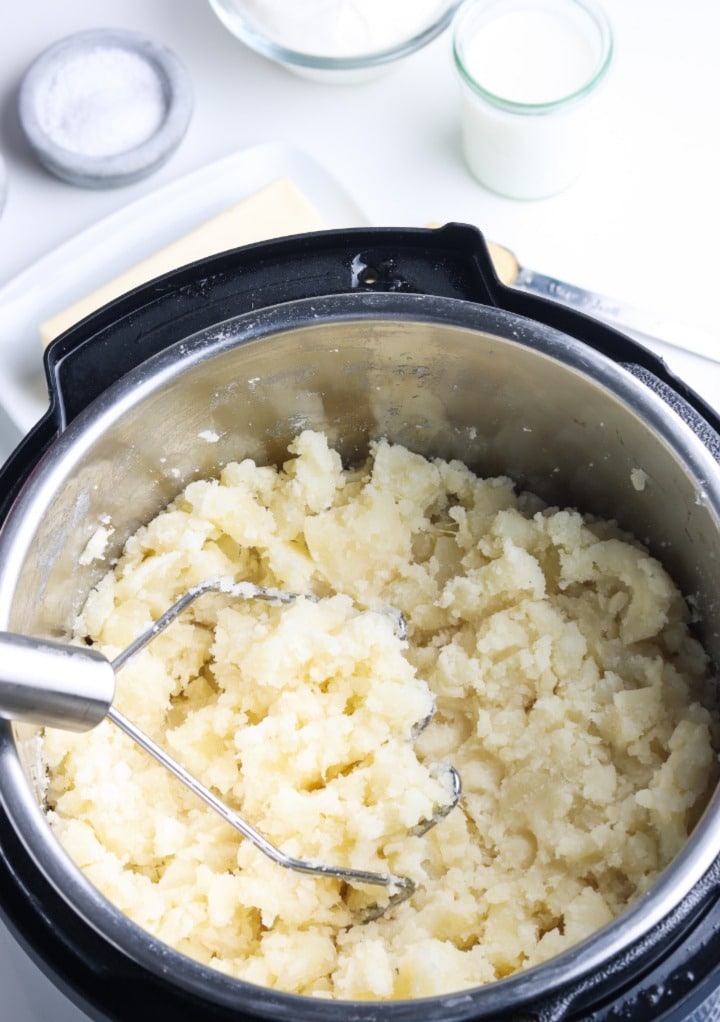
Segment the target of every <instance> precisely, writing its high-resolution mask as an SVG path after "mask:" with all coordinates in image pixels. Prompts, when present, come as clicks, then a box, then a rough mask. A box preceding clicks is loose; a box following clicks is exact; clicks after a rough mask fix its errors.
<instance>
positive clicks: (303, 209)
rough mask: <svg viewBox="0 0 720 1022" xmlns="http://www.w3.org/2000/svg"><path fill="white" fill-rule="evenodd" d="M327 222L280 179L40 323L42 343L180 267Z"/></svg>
mask: <svg viewBox="0 0 720 1022" xmlns="http://www.w3.org/2000/svg"><path fill="white" fill-rule="evenodd" d="M325 226H326V224H325V223H324V222H323V219H322V217H321V215H320V213H319V212H318V210H316V209H315V207H314V206H313V205H312V203H311V202H310V201H309V199H307V198H306V197H305V195H303V193H302V192H301V191H300V189H299V188H298V187H297V185H296V184H295V183H294V182H293V181H291V180H290V179H289V178H278V179H277V180H275V181H271V182H270V183H269V184H267V185H265V186H264V187H263V188H261V189H260V190H259V191H257V192H254V193H253V194H252V195H250V196H248V197H247V198H246V199H243V200H242V201H241V202H238V203H236V204H235V205H234V206H231V207H230V208H229V209H226V210H225V211H224V212H222V213H219V214H218V215H217V216H214V217H212V219H210V220H206V221H205V222H204V223H202V224H200V225H199V226H198V227H196V228H194V229H193V230H192V231H189V232H188V233H187V234H184V235H183V236H182V237H181V238H178V239H177V240H176V241H173V242H172V243H171V244H169V245H166V246H165V248H161V249H160V250H159V251H157V252H155V253H154V254H153V255H151V256H149V257H148V258H147V259H143V260H142V262H139V263H137V264H136V265H135V266H132V267H131V268H130V269H128V270H126V271H125V272H124V273H121V274H119V276H117V277H115V278H113V280H110V281H108V282H107V283H106V284H103V285H102V286H101V287H99V288H97V290H95V291H93V292H91V294H89V295H86V296H85V297H84V298H81V299H79V301H77V302H74V303H73V304H72V305H70V306H68V307H67V308H66V309H63V310H62V311H61V312H58V313H56V314H55V315H53V316H51V317H50V318H49V319H46V320H45V321H44V322H42V323H41V324H40V340H41V342H42V345H43V347H45V346H46V345H48V344H49V343H50V341H52V340H53V339H54V338H55V337H57V336H58V335H59V334H61V333H63V331H65V330H67V329H68V328H69V327H71V326H73V325H74V324H75V323H78V322H79V321H80V320H81V319H84V317H85V316H89V315H90V313H91V312H95V310H96V309H99V308H100V307H101V306H103V305H105V304H106V303H107V302H110V301H112V300H113V299H114V298H118V297H119V296H120V295H122V294H125V292H126V291H130V290H132V288H134V287H137V286H138V285H139V284H144V283H145V282H146V281H148V280H152V279H153V277H159V276H160V275H161V274H163V273H167V272H168V271H169V270H175V269H177V267H178V266H184V265H185V264H186V263H191V262H194V261H195V260H196V259H202V258H204V257H205V256H209V255H215V254H216V253H217V252H224V251H226V250H227V249H231V248H237V247H238V246H239V245H249V244H251V243H252V242H254V241H265V240H267V239H269V238H280V237H285V236H286V235H289V234H302V233H304V232H305V231H318V230H322V228H323V227H325Z"/></svg>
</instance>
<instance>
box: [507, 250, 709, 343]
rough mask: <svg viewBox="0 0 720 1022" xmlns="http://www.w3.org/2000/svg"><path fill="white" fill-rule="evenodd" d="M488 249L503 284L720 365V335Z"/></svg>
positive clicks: (646, 339) (650, 340) (647, 339)
mask: <svg viewBox="0 0 720 1022" xmlns="http://www.w3.org/2000/svg"><path fill="white" fill-rule="evenodd" d="M487 244H488V248H489V250H490V255H491V257H492V260H493V265H494V266H495V271H496V273H497V275H498V277H499V278H500V280H501V281H502V283H503V284H507V285H508V286H509V287H515V288H518V289H519V290H521V291H528V292H530V293H532V294H536V295H541V296H542V297H543V298H550V299H552V300H553V301H554V302H560V303H561V304H562V305H567V306H569V307H570V308H573V309H578V310H579V311H580V312H585V313H587V314H588V315H590V316H595V317H596V318H598V319H602V320H604V321H605V322H606V323H609V324H610V325H611V326H616V327H617V328H618V329H620V330H622V331H623V332H625V333H628V334H630V335H631V336H632V337H634V338H636V339H637V340H638V341H640V343H647V342H650V343H652V342H655V341H660V342H661V343H662V344H669V345H671V346H672V347H674V348H680V349H681V350H682V351H692V352H694V353H695V354H696V355H701V356H702V357H703V358H709V359H712V360H713V361H714V362H720V334H718V335H716V334H712V333H710V332H709V331H707V330H703V329H702V328H701V327H698V326H696V325H694V324H693V325H690V324H688V323H681V322H679V321H677V320H675V319H671V318H670V317H668V316H654V315H653V314H652V313H649V312H647V311H646V310H644V309H639V308H636V307H635V306H634V305H628V304H627V303H626V302H621V301H618V299H616V298H609V297H608V296H607V295H602V294H598V293H597V292H596V291H589V290H588V289H587V288H582V287H578V286H577V285H576V284H568V283H567V282H566V281H564V280H558V279H557V278H555V277H549V276H547V274H544V273H538V272H537V271H536V270H530V269H528V268H527V267H525V266H522V265H521V264H520V262H519V261H518V258H517V256H516V255H515V253H514V252H511V251H510V249H508V248H505V246H503V245H498V244H497V243H496V242H494V241H489V242H488V243H487Z"/></svg>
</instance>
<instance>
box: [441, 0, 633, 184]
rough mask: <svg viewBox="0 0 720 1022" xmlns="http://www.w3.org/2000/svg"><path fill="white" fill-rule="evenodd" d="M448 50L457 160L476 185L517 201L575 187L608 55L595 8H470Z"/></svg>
mask: <svg viewBox="0 0 720 1022" xmlns="http://www.w3.org/2000/svg"><path fill="white" fill-rule="evenodd" d="M453 51H454V57H455V65H456V67H457V70H458V73H459V76H460V82H461V91H462V115H461V130H462V144H463V152H464V156H465V160H466V162H467V164H468V167H469V169H470V171H471V172H472V174H473V175H474V176H475V177H476V178H477V179H478V181H480V182H481V184H483V185H485V186H486V187H487V188H489V189H490V190H492V191H494V192H498V193H499V194H501V195H505V196H508V197H511V198H519V199H538V198H544V197H546V196H549V195H553V194H556V193H558V192H560V191H562V190H563V189H564V188H566V187H568V185H570V184H572V183H573V182H574V181H575V180H576V179H577V178H578V177H579V175H580V173H581V172H582V169H583V166H584V161H585V156H586V154H587V151H588V141H589V136H590V134H591V133H592V132H593V130H594V126H595V119H594V116H593V114H594V109H593V108H594V106H595V101H596V98H597V93H598V87H599V86H600V84H601V83H602V82H603V81H604V79H605V77H606V74H607V72H608V69H609V67H610V65H611V62H612V54H613V36H612V30H611V27H610V24H609V22H608V19H607V17H606V15H605V13H604V12H603V11H602V9H601V8H600V7H599V6H598V5H597V4H596V3H595V2H594V0H467V2H466V3H464V4H463V5H462V7H461V8H460V10H459V11H458V13H457V14H456V16H455V20H454V23H453Z"/></svg>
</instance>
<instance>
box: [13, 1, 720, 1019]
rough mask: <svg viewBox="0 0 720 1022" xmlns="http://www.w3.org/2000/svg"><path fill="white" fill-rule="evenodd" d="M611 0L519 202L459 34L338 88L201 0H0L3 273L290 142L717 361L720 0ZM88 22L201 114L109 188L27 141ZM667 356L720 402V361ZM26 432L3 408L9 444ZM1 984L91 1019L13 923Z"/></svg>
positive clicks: (36, 1009) (373, 203)
mask: <svg viewBox="0 0 720 1022" xmlns="http://www.w3.org/2000/svg"><path fill="white" fill-rule="evenodd" d="M289 2H290V0H289ZM293 2H296V0H293ZM392 2H393V0H388V3H392ZM604 5H605V8H606V10H607V11H608V13H609V15H610V17H611V20H612V22H613V27H614V32H615V41H616V59H615V64H614V69H613V72H612V75H611V78H610V80H609V82H608V84H607V87H606V90H605V96H604V111H603V116H602V120H601V124H600V128H599V131H598V135H597V138H596V140H595V151H594V153H593V158H592V161H591V164H590V167H589V168H588V170H587V171H586V173H585V174H584V176H583V177H582V178H581V180H580V181H578V182H577V183H576V184H575V185H574V186H573V187H572V188H571V189H569V190H568V191H566V192H564V193H563V194H561V195H559V196H556V197H554V198H550V199H546V200H542V201H537V202H516V201H512V200H508V199H503V198H500V197H498V196H495V195H492V194H490V193H489V192H487V191H485V190H484V189H483V188H482V187H480V186H479V185H477V184H476V183H475V182H474V180H473V179H472V178H471V176H470V175H469V173H468V171H467V170H466V168H465V166H464V164H463V161H462V157H461V154H460V140H459V120H458V114H459V95H458V84H457V81H456V78H455V73H454V70H453V66H452V60H451V55H450V44H449V36H448V34H447V33H446V34H445V35H444V36H442V37H440V38H439V39H438V40H436V41H435V42H434V43H432V44H431V45H430V46H429V47H428V48H427V49H426V50H425V51H424V52H422V53H420V54H417V55H415V56H414V57H412V58H411V59H409V60H408V61H406V62H405V63H404V64H403V65H401V66H400V67H398V68H397V69H395V70H394V71H393V72H392V73H391V74H389V75H386V76H384V77H382V78H379V79H377V80H376V81H373V82H371V83H366V84H363V85H353V86H344V87H338V86H328V85H325V84H317V83H313V82H309V81H306V80H304V79H300V78H298V77H296V76H293V75H292V74H290V73H288V72H286V71H284V70H283V69H281V68H278V67H276V66H274V65H273V64H271V63H269V62H267V61H266V60H264V59H263V58H261V57H258V56H256V55H254V54H253V53H251V52H249V51H248V50H247V49H245V48H244V47H243V46H242V45H241V44H240V43H239V42H238V41H237V40H236V39H234V37H233V36H231V35H230V34H229V33H228V32H227V31H226V30H225V29H224V28H223V27H222V25H221V24H220V23H219V22H218V21H217V20H216V18H215V17H214V15H213V14H212V12H211V10H210V8H209V6H208V5H207V4H206V3H205V2H204V0H104V2H103V3H100V4H99V3H97V2H96V0H72V3H58V2H57V0H25V2H24V3H18V4H10V3H4V4H3V11H2V18H1V19H0V152H2V154H3V156H4V158H5V161H6V164H7V168H8V176H9V192H8V198H7V203H6V207H5V210H4V213H3V214H2V216H1V217H0V286H2V285H4V284H6V283H8V282H9V281H11V280H12V279H13V278H14V277H15V275H16V274H18V273H19V272H20V271H21V270H24V269H25V268H27V267H29V266H31V265H32V264H33V263H34V262H35V261H36V260H37V259H39V258H40V257H42V256H43V255H44V254H45V253H47V252H48V251H50V250H51V249H53V248H54V247H55V246H57V245H58V244H60V243H61V242H64V241H66V240H67V239H70V238H72V237H73V236H74V235H75V234H77V233H78V232H79V231H81V230H82V229H84V228H86V227H89V226H90V225H92V224H94V223H95V222H97V221H98V220H99V219H101V218H102V217H104V216H106V215H108V214H110V213H113V212H115V211H117V210H119V209H121V208H122V207H123V206H124V205H125V204H127V203H128V202H131V201H133V200H135V199H138V198H140V197H141V196H143V195H146V194H147V193H149V192H151V191H152V190H154V189H155V188H157V187H159V186H160V185H163V184H167V183H169V182H172V181H174V180H176V179H178V178H180V177H181V176H183V175H185V174H187V173H188V172H190V171H193V170H196V169H198V168H200V167H202V166H203V165H204V164H206V163H208V162H209V161H213V160H216V159H218V158H220V157H223V156H226V155H229V154H231V153H235V152H237V151H240V150H243V149H245V148H247V147H250V146H255V145H258V144H260V143H264V142H273V141H283V142H286V143H290V144H292V145H293V146H296V147H297V148H299V149H301V150H303V151H304V152H306V153H307V154H309V155H310V156H311V157H313V158H314V159H315V160H316V161H318V162H319V163H320V164H321V165H322V166H324V167H325V168H326V169H327V170H328V171H329V172H330V173H331V174H332V175H333V176H334V177H335V178H336V179H337V180H338V181H339V182H340V183H341V184H342V186H343V187H344V188H345V189H346V190H347V191H348V193H349V194H350V195H351V196H352V197H353V198H354V200H355V201H356V202H357V203H358V205H359V206H360V207H361V209H363V210H364V212H365V214H366V216H367V218H368V220H369V221H370V222H371V223H374V224H377V225H392V226H398V225H403V226H405V225H409V226H420V225H423V224H426V223H427V222H429V221H441V222H442V221H450V220H460V221H465V222H469V223H474V224H477V225H478V226H479V227H480V228H481V229H482V230H483V232H484V233H485V234H486V236H487V237H489V238H492V239H494V240H496V241H499V242H502V243H504V244H506V245H507V246H509V247H510V248H512V249H514V251H515V252H516V254H517V255H518V257H519V259H520V260H521V262H522V263H523V264H524V265H526V266H528V267H531V268H533V269H536V270H539V271H543V272H545V273H548V274H551V275H553V276H556V277H560V278H563V279H565V280H568V281H572V282H574V283H577V284H580V285H584V286H586V287H589V288H592V289H594V290H596V291H601V292H604V293H606V294H609V295H613V296H616V297H617V298H619V299H623V300H625V301H628V302H631V303H633V304H634V305H637V306H641V307H645V308H648V309H651V310H652V311H653V312H655V313H663V314H668V315H671V316H674V317H675V318H681V319H684V320H685V321H687V322H689V323H696V324H698V325H700V326H703V327H704V328H706V329H710V330H712V331H714V332H715V333H718V336H719V341H718V350H719V355H718V358H719V359H720V331H719V329H718V327H717V325H716V316H717V297H716V294H717V287H716V281H717V266H718V243H719V237H720V202H719V201H718V183H719V182H720V156H719V155H718V152H719V149H718V124H719V123H720V61H718V59H717V40H718V39H719V38H720V5H718V4H715V3H713V2H710V0H684V3H682V4H678V3H677V2H676V0H604ZM91 27H126V28H132V29H135V30H139V31H142V32H145V33H147V34H149V35H152V36H154V37H156V38H157V39H159V40H161V41H163V42H165V43H166V44H167V45H169V46H170V47H171V48H172V49H173V50H175V52H176V53H177V54H178V56H179V57H180V58H181V59H182V60H183V61H184V63H185V64H186V66H187V68H188V70H189V72H190V74H191V76H192V80H193V85H194V89H195V111H194V116H193V120H192V123H191V126H190V129H189V131H188V134H187V136H186V138H185V140H184V141H183V143H182V145H181V147H180V148H179V150H178V151H177V152H176V153H175V154H174V156H173V157H172V159H171V160H170V162H169V163H168V164H166V165H165V166H164V167H163V168H162V169H160V170H159V171H158V172H156V173H155V174H154V175H152V176H151V177H149V178H146V179H145V180H144V181H141V182H139V183H137V184H134V185H131V186H128V187H125V188H121V189H114V190H107V191H89V190H84V189H81V188H76V187H73V186H71V185H69V184H65V183H63V182H62V181H59V180H57V179H55V178H53V177H52V176H50V175H49V174H48V173H47V172H46V171H45V170H43V169H42V168H41V167H40V166H39V165H38V164H37V163H36V162H35V160H34V158H33V157H32V155H31V154H30V152H29V150H28V149H27V147H26V145H25V143H24V140H23V138H22V136H21V133H20V130H19V127H18V124H17V117H16V101H17V87H18V84H19V81H20V78H21V76H22V74H23V72H24V71H25V69H26V67H27V66H28V65H29V63H30V62H31V61H32V60H33V59H34V58H35V57H36V56H37V55H38V53H39V52H40V51H41V50H42V49H44V48H45V47H46V46H49V45H50V44H52V43H53V42H55V41H56V40H57V39H59V38H61V37H62V36H64V35H68V34H70V33H72V32H75V31H78V30H82V29H86V28H91ZM1 316H2V308H0V317H1ZM662 354H663V355H664V356H665V357H666V358H667V360H668V362H669V364H670V365H671V368H673V369H674V370H675V371H676V372H677V373H678V374H679V375H681V376H684V377H685V378H686V379H687V380H688V382H690V383H691V385H692V386H694V387H695V389H697V390H698V391H700V392H701V393H702V394H703V396H704V397H705V398H706V400H708V401H709V402H710V403H711V404H712V405H714V406H715V407H719V408H720V363H714V362H705V361H703V360H701V359H698V358H696V357H693V356H689V355H687V356H686V355H683V354H682V353H681V352H678V351H675V350H671V351H670V354H669V356H668V352H667V351H666V350H664V349H663V350H662ZM39 358H40V355H39V353H38V360H39ZM1 398H2V396H1V395H0V401H1ZM18 436H19V434H17V432H16V431H15V430H14V429H13V427H12V425H11V424H10V423H9V422H8V421H6V416H5V415H4V413H3V412H2V409H0V456H5V455H6V454H7V453H8V452H9V451H10V450H11V449H12V447H13V446H14V444H15V442H16V441H17V439H18ZM0 990H1V991H2V1009H0V1013H1V1015H2V1018H3V1019H6V1018H7V1019H8V1020H12V1022H40V1020H43V1022H44V1020H46V1019H50V1018H52V1019H53V1022H79V1020H80V1019H81V1018H82V1017H83V1016H81V1015H80V1013H79V1012H77V1011H76V1010H75V1009H74V1008H73V1007H72V1006H70V1005H69V1004H68V1003H66V1002H63V1001H62V1000H61V999H59V998H58V997H57V996H55V995H53V994H52V993H51V991H50V987H49V985H48V984H47V982H46V981H45V979H44V977H42V976H41V975H40V974H39V973H38V972H37V970H36V969H35V967H34V966H32V965H31V964H30V963H29V962H28V960H27V959H26V958H25V956H24V955H23V954H22V953H21V952H20V951H19V949H18V948H17V947H16V946H15V945H14V944H13V943H12V941H11V940H10V938H9V936H8V935H7V933H6V932H5V931H3V930H2V927H1V925H0ZM51 1004H52V1007H50V1005H51Z"/></svg>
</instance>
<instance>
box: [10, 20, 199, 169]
mask: <svg viewBox="0 0 720 1022" xmlns="http://www.w3.org/2000/svg"><path fill="white" fill-rule="evenodd" d="M192 109H193V93H192V85H191V83H190V78H189V75H188V73H187V71H186V70H185V67H184V66H183V64H182V63H181V62H180V60H179V59H178V57H177V56H175V54H174V53H173V52H172V51H171V50H169V49H168V48H167V47H166V46H164V45H162V44H161V43H158V42H156V41H155V40H153V39H149V38H148V37H146V36H143V35H140V34H139V33H137V32H132V31H129V30H125V29H93V30H90V31H86V32H78V33H76V34H75V35H72V36H68V37H67V38H65V39H61V40H60V41H59V42H57V43H55V44H54V45H53V46H51V47H50V48H49V49H47V50H45V51H44V52H43V53H41V54H40V56H39V57H38V58H37V59H36V60H35V61H34V62H33V63H32V64H31V65H30V67H29V68H28V70H27V71H26V72H25V74H24V76H23V79H22V82H21V84H20V92H19V96H18V114H19V118H20V124H21V127H22V129H23V132H24V134H25V137H26V138H27V141H28V143H29V145H30V147H31V149H32V150H33V152H34V153H35V155H36V156H37V158H38V159H39V160H40V162H41V163H42V164H43V165H44V166H45V167H46V168H47V169H48V170H50V171H51V172H52V173H53V174H55V175H57V176H58V177H60V178H62V179H63V180H65V181H69V182H70V183H71V184H74V185H82V186H84V187H87V188H112V187H116V186H119V185H126V184H131V183H132V182H134V181H139V180H140V179H141V178H143V177H146V176H147V175H148V174H150V173H152V172H153V171H154V170H157V169H158V167H161V166H162V164H163V163H165V161H166V160H167V159H168V158H169V157H170V156H171V155H172V153H173V152H174V151H175V150H176V148H177V147H178V145H179V144H180V142H181V141H182V139H183V137H184V135H185V132H186V131H187V127H188V125H189V123H190V118H191V116H192Z"/></svg>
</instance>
